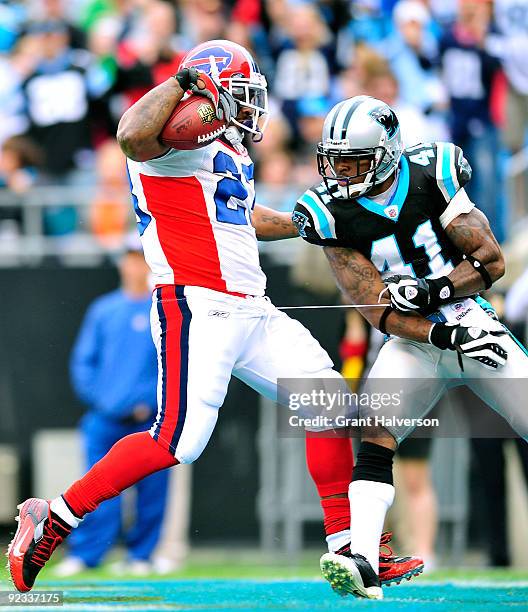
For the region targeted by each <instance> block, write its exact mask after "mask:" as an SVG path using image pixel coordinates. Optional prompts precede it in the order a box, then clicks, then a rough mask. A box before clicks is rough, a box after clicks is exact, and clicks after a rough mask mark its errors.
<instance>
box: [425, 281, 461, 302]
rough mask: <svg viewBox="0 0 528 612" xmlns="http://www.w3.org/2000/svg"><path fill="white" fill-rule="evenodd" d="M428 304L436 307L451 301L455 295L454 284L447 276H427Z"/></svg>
mask: <svg viewBox="0 0 528 612" xmlns="http://www.w3.org/2000/svg"><path fill="white" fill-rule="evenodd" d="M427 284H428V285H429V306H430V307H431V308H437V307H438V306H441V305H442V304H445V303H447V302H449V301H451V300H452V299H453V298H454V297H455V286H454V285H453V283H452V282H451V280H450V279H449V278H448V277H447V276H441V277H440V278H428V279H427Z"/></svg>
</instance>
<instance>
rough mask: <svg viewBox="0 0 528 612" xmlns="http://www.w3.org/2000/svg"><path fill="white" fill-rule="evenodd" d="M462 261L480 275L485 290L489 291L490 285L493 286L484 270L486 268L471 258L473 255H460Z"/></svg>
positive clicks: (474, 258)
mask: <svg viewBox="0 0 528 612" xmlns="http://www.w3.org/2000/svg"><path fill="white" fill-rule="evenodd" d="M462 259H465V260H466V261H469V263H470V264H471V265H472V266H473V268H474V269H475V270H476V271H477V272H478V273H479V274H480V276H482V280H483V281H484V288H485V289H489V288H490V287H491V285H493V281H492V280H491V276H490V275H489V272H488V271H487V270H486V266H485V265H484V264H483V263H481V262H480V261H479V260H478V259H477V258H476V257H473V255H462Z"/></svg>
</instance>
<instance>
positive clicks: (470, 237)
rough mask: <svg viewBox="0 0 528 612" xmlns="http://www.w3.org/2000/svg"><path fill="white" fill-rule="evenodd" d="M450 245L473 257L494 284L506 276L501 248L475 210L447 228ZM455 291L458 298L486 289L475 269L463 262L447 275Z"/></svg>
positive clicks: (483, 219)
mask: <svg viewBox="0 0 528 612" xmlns="http://www.w3.org/2000/svg"><path fill="white" fill-rule="evenodd" d="M446 232H447V235H448V236H449V239H450V240H451V242H452V243H453V244H454V245H455V246H456V247H457V248H458V249H459V251H461V252H462V253H464V254H465V255H472V256H473V257H474V258H475V259H478V260H479V261H480V263H481V264H483V265H485V266H486V270H487V271H488V274H489V275H490V277H491V280H492V281H493V282H495V281H496V280H498V279H499V278H500V277H501V276H503V274H504V258H503V256H502V252H501V249H500V246H499V244H498V242H497V240H496V239H495V236H494V235H493V233H492V231H491V229H490V226H489V223H488V220H487V218H486V215H484V214H483V213H482V212H481V211H480V210H478V209H476V208H474V209H473V210H471V212H468V213H463V214H461V215H459V216H458V217H456V218H455V219H453V221H451V223H450V224H449V225H448V226H447V227H446ZM448 278H449V279H450V280H451V282H452V283H453V285H454V287H455V296H456V297H463V296H466V295H474V294H475V293H478V292H479V291H482V290H483V289H484V280H483V279H482V276H481V275H480V274H479V273H478V272H477V271H476V270H475V268H474V267H473V266H472V265H471V264H470V263H469V262H468V261H462V262H461V263H459V264H458V266H456V268H455V269H454V270H453V271H452V272H451V274H449V275H448Z"/></svg>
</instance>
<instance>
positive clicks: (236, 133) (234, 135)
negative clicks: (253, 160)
mask: <svg viewBox="0 0 528 612" xmlns="http://www.w3.org/2000/svg"><path fill="white" fill-rule="evenodd" d="M224 136H225V138H226V139H227V140H228V141H229V143H230V144H231V145H232V146H233V148H234V149H235V150H236V151H238V152H239V153H243V152H244V150H245V147H244V145H243V144H242V140H244V134H242V132H241V131H240V130H239V129H238V128H236V127H235V126H234V125H231V126H229V127H228V128H227V129H226V131H225V132H224Z"/></svg>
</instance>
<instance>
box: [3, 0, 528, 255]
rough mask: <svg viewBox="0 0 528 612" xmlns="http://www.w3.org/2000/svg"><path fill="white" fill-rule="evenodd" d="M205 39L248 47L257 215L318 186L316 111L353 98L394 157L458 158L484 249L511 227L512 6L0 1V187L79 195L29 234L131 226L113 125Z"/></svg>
mask: <svg viewBox="0 0 528 612" xmlns="http://www.w3.org/2000/svg"><path fill="white" fill-rule="evenodd" d="M215 38H227V39H229V40H232V41H235V42H238V43H240V44H242V45H244V46H246V47H248V48H249V49H250V50H251V51H252V52H253V53H254V55H255V56H256V58H257V61H258V62H259V64H260V67H261V69H262V71H263V72H264V73H265V75H266V77H267V79H268V83H269V89H270V93H271V96H270V109H271V121H270V124H269V126H268V129H267V132H266V135H265V138H264V140H263V141H262V142H261V143H260V144H258V145H255V146H254V147H252V154H253V156H254V158H255V161H256V164H257V180H258V182H259V183H260V193H259V201H261V202H262V203H263V204H267V205H268V206H272V207H275V208H278V209H282V210H290V209H291V208H292V206H293V204H294V202H295V199H296V196H297V195H298V194H299V193H300V191H302V190H303V189H305V188H306V186H307V185H309V184H312V183H315V182H317V181H318V175H317V170H316V166H315V155H314V149H315V144H316V143H317V142H318V140H319V139H320V134H321V128H322V123H323V120H324V117H325V115H326V113H327V112H328V110H329V109H330V108H331V106H332V105H333V104H334V103H335V102H337V101H339V100H341V99H343V98H345V97H350V96H353V95H357V94H361V93H366V94H369V95H372V96H375V97H378V98H381V99H383V100H385V101H387V102H388V103H390V104H391V105H392V106H393V107H394V108H395V110H396V111H397V114H398V115H399V117H400V120H401V125H402V133H403V137H404V141H405V143H406V145H407V146H412V145H414V144H416V143H418V142H420V141H430V140H451V141H454V142H455V143H456V144H458V145H460V146H461V147H462V148H463V149H464V151H465V154H466V157H467V158H468V159H469V161H470V163H471V165H472V166H473V169H474V177H473V180H472V182H471V184H470V186H469V189H468V191H470V196H471V197H472V199H473V200H474V201H475V202H476V203H477V204H478V205H479V207H480V208H481V209H482V210H483V211H484V212H485V213H486V214H487V215H488V217H489V219H490V222H491V225H492V227H493V229H494V231H495V233H496V235H497V237H498V238H499V240H500V241H503V240H504V239H505V238H506V237H507V235H508V227H509V225H511V223H510V219H511V218H514V217H515V218H517V217H520V216H524V215H525V212H526V211H525V210H524V207H523V206H522V202H523V201H524V189H523V186H524V178H523V176H522V173H521V172H519V177H518V180H517V181H516V187H515V189H514V192H515V193H514V196H513V197H511V194H506V192H505V189H503V188H502V185H504V181H503V180H502V179H503V178H504V173H505V168H506V166H507V161H508V159H509V156H511V155H512V154H518V155H519V152H520V151H522V149H523V148H524V145H525V128H526V123H527V122H528V68H527V62H526V58H527V57H528V0H495V1H494V2H493V1H491V0H400V1H397V0H319V1H303V0H227V1H221V0H172V1H171V0H70V1H68V2H66V1H65V0H27V1H26V2H16V1H6V0H0V101H1V103H0V151H1V157H0V186H3V187H5V188H7V190H9V192H11V193H12V194H13V196H14V197H15V196H16V197H20V194H24V193H25V192H27V190H29V189H31V188H32V187H35V186H38V187H41V186H50V185H51V186H54V185H61V186H71V187H72V193H75V192H76V190H79V189H93V196H91V198H92V199H91V203H90V206H89V210H88V211H85V213H84V214H82V215H80V213H79V211H78V210H77V209H76V208H75V207H72V206H71V202H70V203H69V202H68V198H67V197H65V198H63V199H64V202H61V201H58V202H57V206H55V207H54V208H53V209H52V210H45V211H44V220H43V228H44V232H45V233H46V234H47V235H50V236H61V235H68V234H71V233H75V232H78V231H79V230H80V231H84V232H88V233H91V234H93V235H95V236H96V238H97V240H98V241H100V242H101V243H102V244H103V245H106V246H112V245H113V244H115V243H116V241H117V242H118V241H119V240H120V239H121V237H122V236H124V235H125V234H126V232H127V230H128V229H129V227H130V224H131V223H133V220H132V219H131V211H130V208H131V207H130V206H129V202H128V194H127V192H128V183H127V178H126V174H125V172H124V164H123V158H122V156H121V153H120V151H119V148H118V147H117V144H116V143H115V140H114V138H113V137H114V134H115V130H116V126H117V123H118V121H119V118H120V116H121V115H122V113H123V112H124V111H125V110H126V109H127V108H128V107H129V106H130V105H131V104H132V103H133V102H134V101H135V100H137V99H138V98H139V97H141V96H142V95H143V94H144V93H145V92H146V91H148V90H149V89H150V88H151V87H153V86H154V85H156V84H158V83H160V82H162V81H163V80H165V79H166V78H168V77H169V76H170V75H172V74H174V73H175V72H176V71H177V68H178V65H179V62H180V60H181V58H182V56H183V54H184V53H185V52H186V51H187V50H188V49H190V48H191V47H192V46H194V45H196V44H198V43H200V42H203V41H206V40H210V39H215ZM521 169H522V164H521ZM94 186H95V188H94ZM4 192H5V191H4ZM6 220H7V221H9V223H10V225H9V228H10V229H12V227H13V225H12V224H13V220H14V221H16V222H17V223H19V222H20V212H19V211H18V212H17V208H16V206H15V207H5V206H3V207H0V236H1V234H2V226H3V225H2V224H3V223H4V222H5V221H6Z"/></svg>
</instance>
